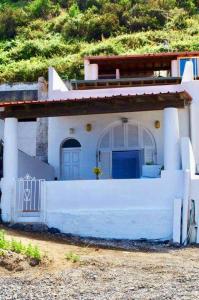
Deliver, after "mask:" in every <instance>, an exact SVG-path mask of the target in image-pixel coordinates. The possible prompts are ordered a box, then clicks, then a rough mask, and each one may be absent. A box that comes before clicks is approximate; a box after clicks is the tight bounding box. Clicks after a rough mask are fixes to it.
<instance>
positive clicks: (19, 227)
mask: <svg viewBox="0 0 199 300" xmlns="http://www.w3.org/2000/svg"><path fill="white" fill-rule="evenodd" d="M9 227H10V228H12V229H15V230H24V228H25V225H24V224H22V223H15V224H9Z"/></svg>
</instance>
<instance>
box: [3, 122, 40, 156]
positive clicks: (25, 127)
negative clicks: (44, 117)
mask: <svg viewBox="0 0 199 300" xmlns="http://www.w3.org/2000/svg"><path fill="white" fill-rule="evenodd" d="M36 130H37V122H18V148H19V149H20V150H21V151H23V152H25V153H27V154H29V155H31V156H35V155H36ZM3 139H4V121H2V120H0V140H3Z"/></svg>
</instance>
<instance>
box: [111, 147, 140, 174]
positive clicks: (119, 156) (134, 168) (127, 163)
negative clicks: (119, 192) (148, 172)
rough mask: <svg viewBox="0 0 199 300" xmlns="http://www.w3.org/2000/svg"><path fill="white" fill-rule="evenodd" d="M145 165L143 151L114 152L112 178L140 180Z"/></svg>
mask: <svg viewBox="0 0 199 300" xmlns="http://www.w3.org/2000/svg"><path fill="white" fill-rule="evenodd" d="M142 164H143V150H130V151H113V152H112V178H113V179H128V178H140V177H141V166H142Z"/></svg>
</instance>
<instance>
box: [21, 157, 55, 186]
mask: <svg viewBox="0 0 199 300" xmlns="http://www.w3.org/2000/svg"><path fill="white" fill-rule="evenodd" d="M18 155H19V156H18V163H19V171H18V177H20V178H21V177H25V176H26V175H27V174H29V175H30V176H31V177H36V178H38V179H46V180H54V169H53V167H52V166H49V165H48V164H46V163H44V162H42V161H41V160H39V159H37V158H35V157H31V156H29V155H27V154H26V153H24V152H22V151H18Z"/></svg>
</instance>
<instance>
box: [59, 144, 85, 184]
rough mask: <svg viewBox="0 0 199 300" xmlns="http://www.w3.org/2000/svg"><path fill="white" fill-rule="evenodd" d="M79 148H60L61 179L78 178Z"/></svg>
mask: <svg viewBox="0 0 199 300" xmlns="http://www.w3.org/2000/svg"><path fill="white" fill-rule="evenodd" d="M80 152H81V150H80V149H75V148H71V149H70V148H67V149H62V179H64V180H76V179H79V178H80Z"/></svg>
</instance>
